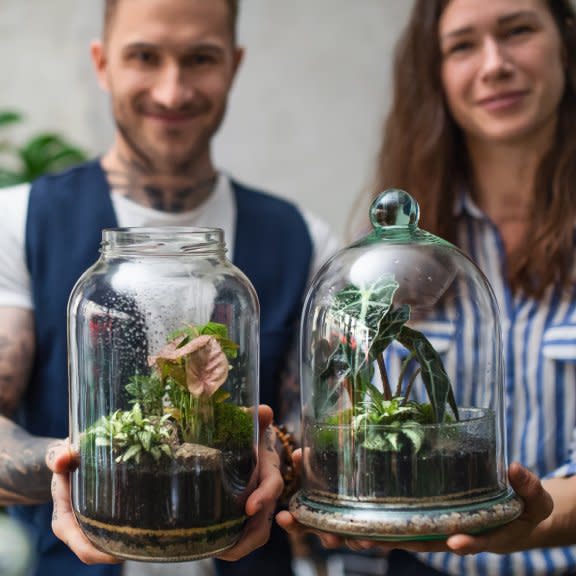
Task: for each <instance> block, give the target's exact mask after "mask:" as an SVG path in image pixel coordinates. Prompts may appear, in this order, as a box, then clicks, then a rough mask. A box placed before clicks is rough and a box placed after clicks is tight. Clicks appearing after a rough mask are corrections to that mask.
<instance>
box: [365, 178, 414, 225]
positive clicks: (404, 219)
mask: <svg viewBox="0 0 576 576" xmlns="http://www.w3.org/2000/svg"><path fill="white" fill-rule="evenodd" d="M419 219H420V207H419V206H418V202H416V200H414V198H412V196H410V194H408V192H404V190H398V189H396V188H391V189H389V190H385V191H384V192H382V193H380V194H379V195H378V197H377V198H376V200H374V202H373V203H372V206H371V207H370V221H371V222H372V226H373V227H374V228H383V227H386V226H402V227H409V228H416V227H417V226H418V220H419Z"/></svg>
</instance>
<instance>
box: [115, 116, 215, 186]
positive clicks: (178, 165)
mask: <svg viewBox="0 0 576 576" xmlns="http://www.w3.org/2000/svg"><path fill="white" fill-rule="evenodd" d="M116 128H117V129H118V132H119V133H120V134H121V136H122V139H123V140H124V142H125V143H126V145H127V146H128V148H129V149H130V151H131V152H132V154H133V155H134V162H135V163H136V164H138V166H139V168H140V169H141V170H142V171H143V172H145V173H147V174H150V175H152V174H161V173H163V174H172V175H174V176H184V175H186V174H187V173H188V172H189V171H190V170H191V169H192V168H193V166H194V164H195V160H197V159H198V158H199V157H200V156H202V155H203V154H204V152H205V151H207V150H208V149H209V146H210V140H211V137H212V134H210V135H208V136H202V137H201V138H200V139H199V140H198V141H197V142H195V143H194V144H193V145H191V146H189V148H188V149H187V150H185V151H184V152H183V154H182V155H179V157H176V156H173V155H169V154H163V155H162V156H163V157H162V158H160V157H159V156H160V155H159V154H158V153H157V152H156V150H154V149H152V148H151V147H150V146H146V143H145V142H143V139H142V138H141V139H139V138H138V135H137V134H136V133H135V131H134V130H131V129H130V128H128V127H127V126H126V124H124V123H123V122H122V121H121V120H119V119H118V118H116Z"/></svg>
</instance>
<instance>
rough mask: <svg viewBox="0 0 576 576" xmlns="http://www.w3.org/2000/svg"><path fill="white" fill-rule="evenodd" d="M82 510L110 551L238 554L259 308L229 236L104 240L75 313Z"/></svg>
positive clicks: (163, 233)
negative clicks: (229, 252) (228, 248)
mask: <svg viewBox="0 0 576 576" xmlns="http://www.w3.org/2000/svg"><path fill="white" fill-rule="evenodd" d="M68 318H69V326H68V328H69V332H68V348H69V381H70V437H71V443H72V447H73V449H74V450H75V451H76V452H77V453H78V455H79V466H78V469H77V470H76V471H75V472H74V473H73V474H72V503H73V508H74V512H75V514H76V518H77V519H78V522H79V524H80V527H81V528H82V530H83V531H84V533H85V534H86V536H87V537H88V538H89V539H90V540H91V541H92V542H93V543H94V544H95V545H96V546H97V547H98V548H99V549H101V550H103V551H105V552H108V553H109V554H113V555H115V556H118V557H121V558H127V559H135V560H143V561H148V560H149V561H180V560H192V559H197V558H202V557H206V556H212V555H215V554H217V553H218V552H220V551H222V550H224V549H226V548H228V547H230V546H232V545H233V544H234V543H235V542H236V541H237V540H238V538H239V536H240V533H241V531H242V528H243V525H244V523H245V520H246V518H245V512H244V505H245V502H246V499H247V497H248V496H249V494H250V492H251V491H252V490H253V489H254V488H255V483H256V480H257V479H256V462H257V403H258V365H259V340H258V338H259V305H258V301H257V297H256V293H255V291H254V288H253V287H252V285H251V284H250V282H249V281H248V279H247V278H246V276H244V274H242V272H241V271H240V270H238V269H237V268H236V267H234V266H233V265H232V264H231V263H230V262H229V261H228V260H227V259H226V257H225V245H224V239H223V232H222V231H221V230H219V229H198V228H158V229H153V228H125V229H111V230H104V232H103V239H102V246H101V256H100V258H99V260H98V261H97V262H96V263H95V264H94V265H93V266H92V267H91V268H90V269H88V270H87V271H86V272H85V273H84V275H83V276H82V277H81V278H80V280H79V281H78V283H77V284H76V286H75V287H74V290H73V291H72V294H71V296H70V300H69V305H68Z"/></svg>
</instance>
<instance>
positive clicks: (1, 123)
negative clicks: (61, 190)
mask: <svg viewBox="0 0 576 576" xmlns="http://www.w3.org/2000/svg"><path fill="white" fill-rule="evenodd" d="M21 122H23V117H22V115H21V114H19V113H18V112H14V111H11V110H4V111H0V128H7V127H10V126H14V125H16V124H20V123H21ZM0 159H1V160H2V164H3V165H2V166H0V187H5V186H13V185H15V184H20V183H22V182H31V181H33V180H35V179H36V178H38V177H39V176H42V174H45V173H47V172H59V171H61V170H64V169H66V168H68V167H70V166H73V165H74V164H78V163H80V162H83V161H84V160H86V154H85V153H84V151H82V150H81V149H80V148H78V147H76V146H74V145H72V144H70V143H69V142H68V141H67V140H66V139H65V138H64V137H63V136H61V135H59V134H55V133H52V132H45V133H41V134H37V135H35V136H33V137H31V138H30V139H28V140H27V141H25V142H24V144H22V145H21V146H17V145H15V144H12V143H11V142H9V141H8V140H0Z"/></svg>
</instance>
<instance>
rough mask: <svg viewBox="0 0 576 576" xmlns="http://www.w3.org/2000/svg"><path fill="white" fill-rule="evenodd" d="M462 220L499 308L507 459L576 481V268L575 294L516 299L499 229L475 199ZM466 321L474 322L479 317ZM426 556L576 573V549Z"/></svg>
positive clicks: (497, 575) (468, 568)
mask: <svg viewBox="0 0 576 576" xmlns="http://www.w3.org/2000/svg"><path fill="white" fill-rule="evenodd" d="M456 218H457V234H458V244H459V246H460V247H461V248H462V249H463V250H464V251H465V252H466V253H467V254H469V255H470V256H471V258H472V259H473V260H474V261H475V262H476V264H477V265H478V266H479V267H480V269H481V270H482V271H483V272H484V274H485V275H486V276H487V278H488V280H489V281H490V283H491V285H492V288H493V290H494V293H495V295H496V299H497V301H498V305H499V307H500V312H501V321H502V336H503V344H504V357H505V375H504V376H505V380H504V381H505V399H506V408H505V411H506V425H507V448H508V459H509V461H513V460H516V461H519V462H521V463H522V464H524V465H525V466H527V467H528V468H530V469H531V470H533V471H534V472H535V473H537V474H538V475H539V476H540V477H543V478H546V477H565V476H571V475H574V474H576V269H575V270H574V273H573V279H574V280H573V282H572V285H571V287H570V289H569V290H565V291H564V292H563V291H562V290H560V289H559V288H557V287H550V288H549V289H548V290H547V291H546V293H545V294H544V296H543V297H542V298H541V299H539V300H534V299H533V298H529V297H526V296H522V295H514V294H512V292H511V290H510V286H509V285H508V284H507V282H506V274H505V267H506V257H505V250H504V245H503V242H502V238H501V236H500V234H499V232H498V230H497V229H496V227H495V226H494V224H493V223H492V222H491V221H490V220H489V219H488V218H487V217H486V216H485V215H484V214H483V213H482V212H481V211H480V210H479V209H478V207H476V206H475V205H474V204H473V202H472V201H471V200H470V198H468V197H463V199H462V202H461V203H460V205H459V206H458V208H457V211H456ZM466 321H467V322H468V321H469V322H471V323H473V322H474V318H473V315H471V317H470V318H469V319H467V320H466ZM476 353H477V350H475V349H474V348H473V347H466V346H451V347H450V351H449V352H447V358H446V360H447V361H448V362H457V363H458V362H465V359H464V358H463V356H462V355H464V354H476ZM454 355H460V356H458V357H455V356H454ZM464 394H465V395H466V392H464ZM467 395H473V391H469V392H468V393H467ZM419 557H420V559H421V560H423V561H425V562H426V563H428V564H430V565H432V566H434V567H435V568H436V569H437V570H439V571H441V572H445V573H447V574H454V575H459V576H460V575H464V574H465V575H466V576H475V575H478V576H485V575H489V576H504V575H513V576H524V575H526V576H543V575H554V574H568V573H572V572H576V546H572V547H563V548H561V547H557V548H549V549H541V550H531V551H527V552H518V553H515V554H510V555H504V556H503V555H496V554H486V553H484V554H479V555H477V556H466V557H460V556H457V555H455V554H449V553H441V554H419Z"/></svg>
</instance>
